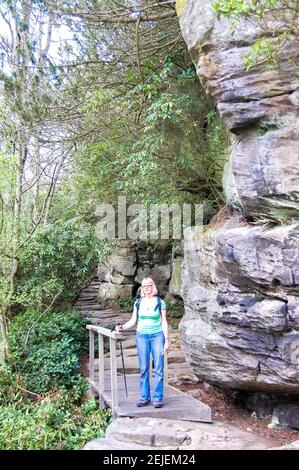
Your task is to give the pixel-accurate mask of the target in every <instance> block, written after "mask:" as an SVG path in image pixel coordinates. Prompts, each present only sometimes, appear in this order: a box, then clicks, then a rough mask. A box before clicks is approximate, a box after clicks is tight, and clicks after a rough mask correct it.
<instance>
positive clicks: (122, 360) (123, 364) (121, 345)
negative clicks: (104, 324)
mask: <svg viewBox="0 0 299 470" xmlns="http://www.w3.org/2000/svg"><path fill="white" fill-rule="evenodd" d="M119 324H120V323H117V324H116V325H114V326H113V327H112V328H111V331H114V330H115V328H116V327H117V326H118V325H119ZM119 341H120V355H121V362H122V366H123V374H124V383H125V390H126V397H127V396H128V387H127V377H126V369H125V359H124V352H123V343H122V340H119Z"/></svg>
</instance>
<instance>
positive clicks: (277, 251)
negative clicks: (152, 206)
mask: <svg viewBox="0 0 299 470" xmlns="http://www.w3.org/2000/svg"><path fill="white" fill-rule="evenodd" d="M211 4H212V2H211V1H209V0H205V1H203V0H187V1H186V2H184V5H183V7H182V9H181V12H180V25H181V30H182V34H183V37H184V39H185V41H186V43H187V45H188V49H189V51H190V54H191V56H192V59H193V61H194V64H195V66H196V69H197V72H198V76H199V78H200V80H201V82H202V84H203V86H204V88H205V90H206V92H207V93H208V94H209V95H211V96H212V97H213V99H214V101H215V103H216V105H217V108H218V110H219V113H220V115H221V116H222V118H223V120H224V121H225V122H226V124H227V126H228V128H229V129H230V130H231V132H232V136H233V142H234V143H233V148H232V151H231V155H230V162H229V164H228V169H229V171H230V177H229V178H228V177H227V175H226V178H225V180H224V185H225V188H224V189H225V192H226V194H227V195H231V194H234V197H235V198H236V199H237V203H238V204H239V206H240V207H241V208H242V214H243V217H241V216H227V217H225V218H224V221H222V224H214V226H213V225H212V226H210V227H204V228H203V227H193V228H189V229H187V230H186V231H185V253H184V263H183V272H182V281H183V288H182V295H183V298H184V302H185V308H186V310H185V315H184V318H183V320H182V322H181V325H180V332H181V336H182V345H183V349H184V352H185V354H186V356H187V358H188V360H189V362H190V364H191V365H192V367H193V370H194V372H195V373H196V374H197V376H199V377H200V378H202V379H204V380H206V381H207V382H210V383H214V384H216V385H218V386H221V387H227V388H233V389H237V390H249V391H264V392H271V393H274V394H276V393H277V394H299V225H298V224H299V170H298V160H299V158H298V156H299V67H298V63H299V51H298V49H297V48H296V44H295V42H294V41H293V39H292V37H290V38H289V40H288V41H286V42H285V44H284V46H283V47H282V49H281V51H280V54H279V58H278V62H279V63H278V67H276V68H273V67H272V68H270V67H268V66H267V64H265V63H260V64H257V65H255V66H254V67H252V68H251V69H249V70H246V68H245V66H244V57H245V55H246V54H247V53H248V51H249V48H250V46H251V45H252V44H254V42H255V41H256V40H257V39H258V38H260V37H262V36H263V35H264V34H266V35H267V36H268V37H269V38H270V40H274V39H275V34H276V30H275V24H274V23H272V24H271V23H270V26H269V24H268V29H267V31H265V30H263V29H261V28H260V27H259V26H258V25H257V24H254V23H252V22H249V21H245V20H238V22H237V24H236V27H235V29H234V31H232V29H231V27H230V22H229V20H226V19H220V20H218V19H217V18H216V14H215V12H214V10H213V8H211ZM228 185H230V187H228ZM228 197H229V196H228ZM228 202H230V201H229V200H228ZM253 222H254V223H253Z"/></svg>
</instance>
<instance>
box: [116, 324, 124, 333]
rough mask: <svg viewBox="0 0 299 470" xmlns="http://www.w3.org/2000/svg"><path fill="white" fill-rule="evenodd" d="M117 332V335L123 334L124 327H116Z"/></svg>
mask: <svg viewBox="0 0 299 470" xmlns="http://www.w3.org/2000/svg"><path fill="white" fill-rule="evenodd" d="M115 331H116V332H117V333H122V331H123V326H122V325H116V327H115Z"/></svg>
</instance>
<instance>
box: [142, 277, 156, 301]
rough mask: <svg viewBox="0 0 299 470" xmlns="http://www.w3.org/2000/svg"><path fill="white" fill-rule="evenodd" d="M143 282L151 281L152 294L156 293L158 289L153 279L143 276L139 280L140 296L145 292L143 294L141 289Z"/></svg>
mask: <svg viewBox="0 0 299 470" xmlns="http://www.w3.org/2000/svg"><path fill="white" fill-rule="evenodd" d="M145 282H151V283H152V284H153V295H158V289H157V286H156V284H155V281H154V280H153V279H152V278H151V277H145V278H144V279H142V281H141V286H140V290H141V294H140V297H145V294H144V292H143V289H142V285H143V284H144V283H145Z"/></svg>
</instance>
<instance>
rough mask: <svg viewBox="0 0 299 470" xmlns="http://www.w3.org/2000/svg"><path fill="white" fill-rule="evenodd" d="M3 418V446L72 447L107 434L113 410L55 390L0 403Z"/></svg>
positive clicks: (0, 444) (0, 437)
mask: <svg viewBox="0 0 299 470" xmlns="http://www.w3.org/2000/svg"><path fill="white" fill-rule="evenodd" d="M0 422H1V427H0V448H1V449H2V450H11V449H16V450H71V449H82V447H84V445H85V444H86V443H87V442H88V441H90V440H91V439H94V438H98V437H104V434H105V430H106V428H107V426H108V424H109V423H110V422H111V412H110V410H99V409H98V403H97V402H96V401H95V400H89V401H87V402H86V403H84V404H83V405H81V406H79V405H78V404H76V403H75V402H74V401H73V400H72V397H71V398H70V397H69V396H67V395H66V394H64V395H63V394H56V396H55V395H47V396H45V397H44V398H42V399H41V400H38V401H37V402H31V403H25V402H18V403H9V404H6V405H5V406H3V405H0Z"/></svg>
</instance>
